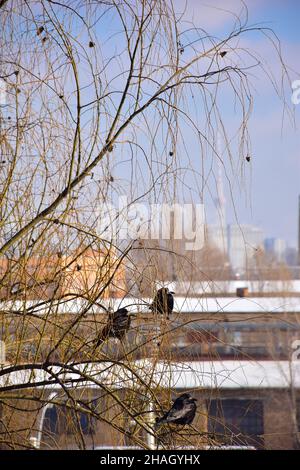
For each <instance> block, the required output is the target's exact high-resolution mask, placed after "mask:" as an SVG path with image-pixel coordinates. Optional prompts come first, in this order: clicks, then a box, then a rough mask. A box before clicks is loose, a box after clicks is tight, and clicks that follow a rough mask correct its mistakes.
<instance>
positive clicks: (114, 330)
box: [95, 308, 131, 348]
mask: <svg viewBox="0 0 300 470" xmlns="http://www.w3.org/2000/svg"><path fill="white" fill-rule="evenodd" d="M130 323H131V319H130V316H129V315H128V310H127V308H119V309H118V310H117V311H116V312H110V313H109V319H108V322H107V324H106V325H105V326H104V328H103V329H102V330H101V332H100V334H99V336H98V338H97V340H96V344H95V348H97V347H98V346H100V344H101V343H103V341H105V340H106V339H108V338H118V339H119V340H120V341H121V340H122V339H123V337H124V335H125V333H126V332H127V331H128V330H129V328H130Z"/></svg>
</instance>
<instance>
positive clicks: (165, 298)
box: [150, 287, 175, 318]
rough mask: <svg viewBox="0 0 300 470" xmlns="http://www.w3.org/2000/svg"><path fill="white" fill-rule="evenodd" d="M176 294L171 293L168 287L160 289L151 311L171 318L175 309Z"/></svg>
mask: <svg viewBox="0 0 300 470" xmlns="http://www.w3.org/2000/svg"><path fill="white" fill-rule="evenodd" d="M174 293H175V292H170V291H169V289H168V288H167V287H162V288H161V289H158V291H157V292H156V294H155V297H154V299H153V302H152V304H151V305H150V310H152V312H153V313H160V314H162V315H163V314H164V313H166V314H167V318H169V315H170V314H171V313H172V312H173V308H174V297H173V294H174Z"/></svg>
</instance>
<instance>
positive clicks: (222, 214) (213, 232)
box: [207, 131, 227, 254]
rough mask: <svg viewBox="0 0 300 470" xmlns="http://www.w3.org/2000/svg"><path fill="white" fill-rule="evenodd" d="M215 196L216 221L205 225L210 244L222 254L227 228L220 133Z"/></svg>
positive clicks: (225, 242) (225, 247)
mask: <svg viewBox="0 0 300 470" xmlns="http://www.w3.org/2000/svg"><path fill="white" fill-rule="evenodd" d="M216 151H217V156H218V160H217V178H216V181H217V197H216V199H215V204H216V209H217V214H216V223H215V224H213V225H209V226H208V227H207V236H208V241H209V243H210V244H212V245H215V246H216V247H217V248H218V250H220V252H221V253H222V254H226V253H227V230H226V199H225V193H224V185H223V164H222V146H221V135H220V132H219V131H218V134H217V143H216Z"/></svg>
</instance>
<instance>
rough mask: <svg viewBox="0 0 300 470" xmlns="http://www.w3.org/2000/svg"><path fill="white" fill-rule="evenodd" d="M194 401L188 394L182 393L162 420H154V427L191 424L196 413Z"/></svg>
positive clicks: (195, 399)
mask: <svg viewBox="0 0 300 470" xmlns="http://www.w3.org/2000/svg"><path fill="white" fill-rule="evenodd" d="M195 401H197V398H193V397H192V396H191V395H190V393H183V395H180V397H178V398H177V399H176V400H175V401H174V403H173V406H172V408H170V410H169V411H167V413H165V414H164V416H162V418H156V426H161V425H162V424H167V423H172V424H182V425H184V424H191V423H192V421H193V419H194V418H195V414H196V411H197V405H196V403H195Z"/></svg>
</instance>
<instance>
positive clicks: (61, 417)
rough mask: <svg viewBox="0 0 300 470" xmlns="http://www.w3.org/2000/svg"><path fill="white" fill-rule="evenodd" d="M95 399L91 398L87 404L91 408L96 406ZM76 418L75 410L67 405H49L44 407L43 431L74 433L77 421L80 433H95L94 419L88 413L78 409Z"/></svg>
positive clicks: (48, 432)
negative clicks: (90, 401)
mask: <svg viewBox="0 0 300 470" xmlns="http://www.w3.org/2000/svg"><path fill="white" fill-rule="evenodd" d="M96 404H97V402H96V400H93V401H92V403H91V404H90V405H89V407H90V408H91V409H95V408H96ZM77 416H78V419H77V418H76V412H75V410H73V409H71V408H68V407H67V406H64V405H62V406H55V405H53V406H50V407H48V408H47V409H46V413H45V418H44V424H43V431H44V433H47V434H56V435H57V434H74V433H76V430H77V429H78V421H79V423H80V427H81V430H82V433H83V434H84V435H88V434H95V431H96V419H95V418H94V417H93V416H91V415H90V414H89V413H84V412H83V411H80V412H78V413H77Z"/></svg>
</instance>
